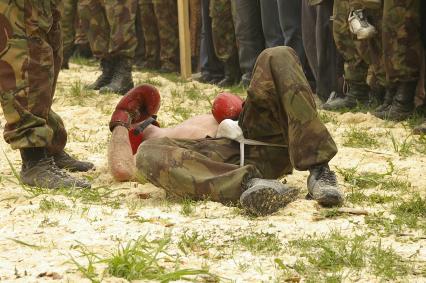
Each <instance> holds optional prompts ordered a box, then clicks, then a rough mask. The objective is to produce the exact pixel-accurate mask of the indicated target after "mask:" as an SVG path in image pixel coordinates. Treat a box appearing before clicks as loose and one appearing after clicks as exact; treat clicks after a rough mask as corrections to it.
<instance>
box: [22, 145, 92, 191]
mask: <svg viewBox="0 0 426 283" xmlns="http://www.w3.org/2000/svg"><path fill="white" fill-rule="evenodd" d="M21 157H22V170H21V181H22V183H24V184H26V185H29V186H34V187H41V188H46V189H61V188H85V189H86V188H90V187H91V185H90V183H89V182H87V181H85V180H81V179H77V178H74V177H72V176H70V175H68V174H67V173H65V172H64V171H62V170H61V169H59V167H58V166H57V165H56V164H55V161H54V159H53V157H48V156H47V152H46V149H45V148H26V149H21Z"/></svg>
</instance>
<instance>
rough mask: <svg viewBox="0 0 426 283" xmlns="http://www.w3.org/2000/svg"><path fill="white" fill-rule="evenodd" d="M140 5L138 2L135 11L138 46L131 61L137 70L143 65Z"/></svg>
mask: <svg viewBox="0 0 426 283" xmlns="http://www.w3.org/2000/svg"><path fill="white" fill-rule="evenodd" d="M141 14H142V13H141V5H140V1H139V0H138V7H137V10H136V20H135V32H136V38H137V40H138V45H137V47H136V51H135V58H134V60H133V63H134V64H135V66H136V67H137V68H143V66H144V64H145V39H144V36H143V30H142V19H141Z"/></svg>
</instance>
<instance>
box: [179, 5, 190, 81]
mask: <svg viewBox="0 0 426 283" xmlns="http://www.w3.org/2000/svg"><path fill="white" fill-rule="evenodd" d="M177 6H178V16H179V47H180V74H181V77H182V78H183V79H185V80H187V79H189V78H191V75H192V71H191V45H190V42H191V41H190V34H189V0H177Z"/></svg>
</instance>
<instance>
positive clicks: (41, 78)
mask: <svg viewBox="0 0 426 283" xmlns="http://www.w3.org/2000/svg"><path fill="white" fill-rule="evenodd" d="M21 2H22V3H23V4H22V5H17V4H16V2H15V1H9V0H1V1H0V93H1V96H0V101H1V104H2V108H3V112H4V116H5V118H6V121H7V124H6V126H5V129H4V138H5V140H6V142H7V143H9V144H10V145H11V147H12V148H13V149H24V148H33V147H47V149H48V150H49V151H50V152H51V153H59V152H61V151H62V150H63V148H64V147H65V144H66V140H67V134H66V131H65V128H64V125H63V122H62V120H61V119H60V117H59V116H58V115H57V114H55V113H54V112H53V111H52V110H51V105H52V100H53V95H54V92H55V87H56V81H57V78H58V73H59V69H60V66H61V61H62V39H61V29H60V20H61V16H60V7H59V5H60V1H54V0H43V1H42V0H26V1H21ZM8 19H13V21H9V20H8Z"/></svg>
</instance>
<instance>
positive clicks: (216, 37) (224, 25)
mask: <svg viewBox="0 0 426 283" xmlns="http://www.w3.org/2000/svg"><path fill="white" fill-rule="evenodd" d="M210 17H211V18H212V36H213V45H214V49H215V53H216V56H217V58H219V60H221V61H222V62H226V61H228V60H229V59H230V58H231V57H232V56H235V55H236V54H237V52H238V51H237V44H236V38H235V28H234V22H233V18H232V6H231V1H230V0H210Z"/></svg>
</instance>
